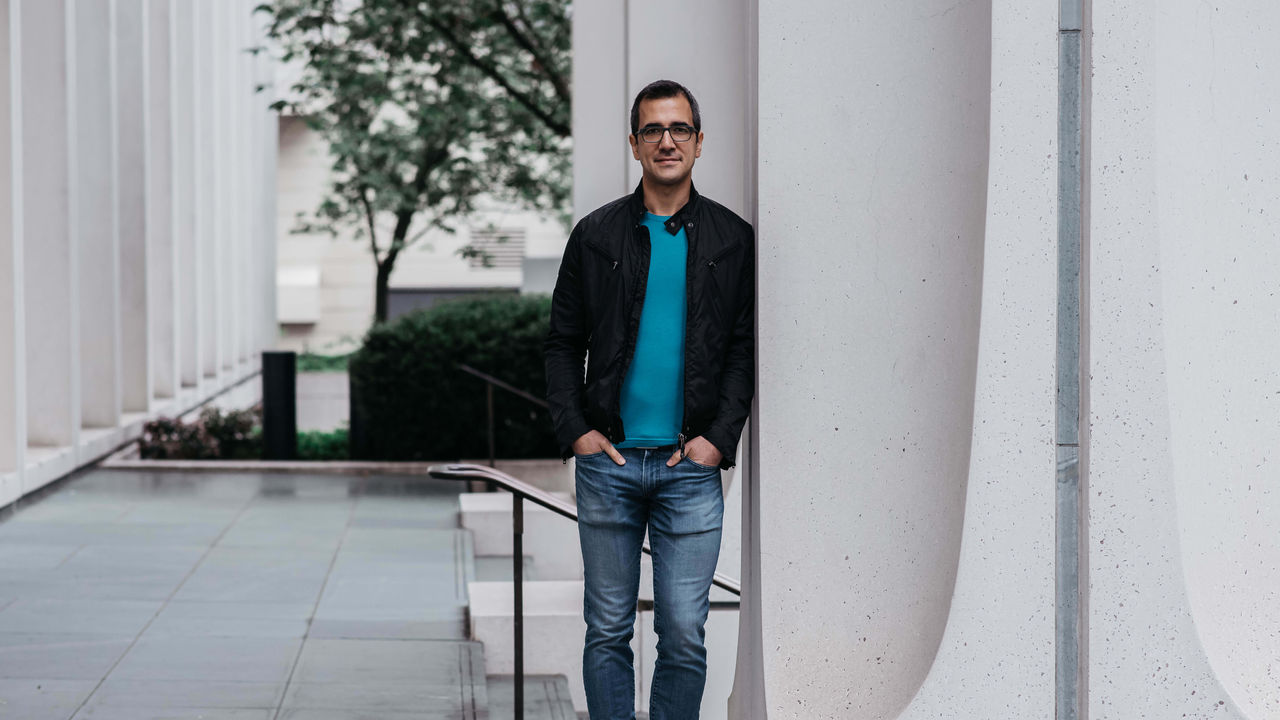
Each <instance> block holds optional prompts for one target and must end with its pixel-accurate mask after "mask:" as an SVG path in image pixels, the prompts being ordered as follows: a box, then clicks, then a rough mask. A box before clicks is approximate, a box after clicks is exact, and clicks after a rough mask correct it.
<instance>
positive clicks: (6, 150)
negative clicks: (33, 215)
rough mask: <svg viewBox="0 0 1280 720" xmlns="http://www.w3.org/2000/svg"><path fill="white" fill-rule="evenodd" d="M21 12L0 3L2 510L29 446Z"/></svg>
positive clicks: (4, 0)
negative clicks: (0, 42) (1, 46)
mask: <svg viewBox="0 0 1280 720" xmlns="http://www.w3.org/2000/svg"><path fill="white" fill-rule="evenodd" d="M20 8H21V3H20V2H18V0H0V37H3V38H4V49H3V51H0V506H3V505H6V504H8V503H10V502H13V500H14V499H16V498H17V497H18V496H19V495H20V494H21V492H22V478H21V474H20V473H21V471H22V468H23V465H24V463H25V460H26V445H27V426H26V422H27V418H26V362H25V361H26V347H25V342H26V332H25V328H24V325H25V320H26V317H25V308H24V299H25V297H24V293H25V289H24V287H23V277H22V268H23V257H22V249H23V248H22V244H23V240H22V238H23V227H22V209H23V208H22V202H23V197H22V196H23V193H22V177H23V171H22V72H21V56H22V22H21V20H20V18H19V10H20Z"/></svg>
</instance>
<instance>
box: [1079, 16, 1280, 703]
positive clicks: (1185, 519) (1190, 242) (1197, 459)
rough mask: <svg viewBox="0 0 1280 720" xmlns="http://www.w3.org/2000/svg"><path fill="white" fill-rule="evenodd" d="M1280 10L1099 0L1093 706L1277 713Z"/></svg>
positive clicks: (1092, 341) (1093, 248)
mask: <svg viewBox="0 0 1280 720" xmlns="http://www.w3.org/2000/svg"><path fill="white" fill-rule="evenodd" d="M1278 24H1280V6H1277V5H1276V4H1275V3H1272V2H1266V1H1265V0H1242V1H1241V2H1235V3H1222V4H1216V5H1215V4H1204V3H1196V2H1190V1H1187V0H1177V1H1175V2H1169V3H1162V4H1161V5H1160V9H1159V12H1152V9H1151V6H1150V5H1148V4H1146V3H1140V2H1133V1H1132V0H1125V1H1122V2H1114V3H1095V4H1094V15H1093V42H1094V46H1093V53H1092V57H1093V94H1092V118H1091V119H1092V127H1091V144H1092V148H1091V151H1090V153H1089V165H1090V167H1091V171H1090V172H1091V174H1090V176H1089V183H1090V184H1089V192H1090V195H1091V198H1092V200H1091V203H1090V206H1089V207H1090V214H1089V220H1090V222H1089V225H1088V228H1087V230H1088V233H1089V237H1088V247H1089V249H1090V256H1089V263H1090V280H1091V281H1090V284H1089V286H1088V293H1089V299H1090V302H1089V307H1090V313H1091V317H1090V325H1089V326H1088V328H1087V338H1088V344H1089V353H1090V356H1091V363H1090V365H1089V370H1090V377H1091V378H1092V388H1091V394H1090V397H1091V404H1092V408H1091V412H1090V415H1089V418H1090V422H1091V436H1090V438H1089V445H1088V451H1089V455H1088V468H1089V477H1088V483H1089V488H1088V489H1089V492H1088V498H1089V505H1088V512H1089V516H1088V518H1089V573H1090V588H1091V591H1092V593H1091V596H1090V599H1089V606H1088V609H1089V614H1088V637H1089V647H1088V677H1089V708H1088V709H1089V717H1090V718H1091V719H1092V720H1116V719H1118V718H1133V717H1138V716H1140V715H1145V716H1147V717H1196V718H1203V717H1214V718H1270V717H1276V715H1277V712H1280V682H1277V676H1278V675H1280V662H1278V661H1277V657H1280V636H1278V635H1277V633H1276V628H1277V627H1278V626H1280V595H1278V590H1277V589H1278V588H1280V563H1277V549H1276V548H1277V544H1276V537H1277V534H1276V533H1277V530H1276V529H1277V527H1280V493H1278V492H1277V491H1276V483H1275V479H1276V472H1275V463H1276V457H1275V456H1276V437H1277V435H1278V432H1280V375H1277V370H1276V361H1275V358H1276V352H1277V349H1280V341H1278V340H1277V338H1280V284H1278V283H1277V281H1276V268H1277V267H1278V266H1280V244H1277V241H1276V238H1277V237H1280V213H1277V202H1276V200H1277V198H1278V197H1280V175H1278V174H1277V172H1276V168H1277V167H1280V144H1277V142H1276V133H1275V128H1276V127H1277V123H1278V122H1280V116H1278V115H1277V108H1280V75H1278V74H1277V72H1276V68H1277V66H1278V64H1280V47H1277V45H1276V43H1275V38H1274V28H1275V27H1276V26H1277V25H1278Z"/></svg>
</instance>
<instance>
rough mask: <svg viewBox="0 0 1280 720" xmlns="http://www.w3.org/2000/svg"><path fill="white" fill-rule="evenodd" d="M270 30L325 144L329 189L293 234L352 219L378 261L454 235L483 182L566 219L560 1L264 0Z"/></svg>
mask: <svg viewBox="0 0 1280 720" xmlns="http://www.w3.org/2000/svg"><path fill="white" fill-rule="evenodd" d="M257 9H258V11H261V12H263V13H266V14H267V15H268V16H269V28H268V32H269V35H270V36H271V37H272V38H273V39H275V40H276V41H277V42H278V43H279V45H280V47H281V48H282V50H283V56H282V60H285V61H297V62H300V63H301V65H302V74H301V78H300V80H299V82H298V83H297V84H296V85H295V86H294V87H293V88H291V91H292V93H293V94H292V96H291V98H290V99H289V100H281V101H279V102H277V103H275V107H276V108H277V109H282V110H283V109H290V110H291V111H292V112H294V113H295V114H298V115H300V116H302V117H304V118H305V119H306V121H307V123H308V124H309V125H310V126H311V127H313V128H315V129H316V130H317V131H319V132H320V133H321V134H322V135H323V136H324V138H325V139H326V140H327V141H328V143H329V150H330V154H331V155H332V157H333V159H334V164H333V176H334V178H335V179H334V182H333V186H332V188H331V191H330V193H329V194H328V195H327V196H326V197H325V198H324V200H323V201H322V202H321V203H320V205H319V207H317V208H316V211H315V213H314V214H313V216H312V217H311V218H310V219H303V220H301V221H300V223H299V224H298V226H297V227H296V228H295V229H294V231H295V232H306V233H313V232H314V233H327V234H330V235H332V236H334V237H337V236H338V235H339V234H340V231H342V230H345V229H353V230H354V235H355V237H357V238H360V239H363V240H364V241H366V242H368V243H369V247H370V251H371V252H372V254H373V256H374V261H375V263H376V265H377V271H378V272H377V277H378V282H377V304H376V310H375V314H376V320H377V321H379V322H381V321H384V320H385V319H386V317H387V315H386V287H387V278H388V277H389V276H390V273H391V269H392V268H393V267H394V265H395V261H396V258H397V256H398V254H399V253H400V252H401V251H402V250H403V249H404V248H406V247H408V246H410V245H412V244H413V243H414V242H416V241H417V240H418V239H420V238H421V237H422V236H423V235H424V234H425V233H426V232H427V231H428V230H431V229H433V228H436V229H440V230H444V231H449V232H452V231H454V230H455V229H456V227H457V223H458V221H459V220H461V219H462V218H464V217H465V216H467V215H468V214H469V213H471V212H472V211H473V209H474V204H475V201H476V199H477V197H478V196H479V195H480V194H482V193H492V194H494V195H496V196H499V197H505V198H507V199H512V200H518V201H520V202H523V203H524V204H526V205H528V206H531V207H535V208H540V209H543V210H548V211H554V212H558V213H560V214H561V217H562V218H565V217H567V216H566V214H565V209H566V208H567V207H568V195H569V187H570V185H569V178H570V153H569V149H568V146H569V138H570V122H569V117H570V112H569V111H570V107H569V102H570V94H569V93H570V91H569V77H570V61H569V51H570V15H569V4H568V0H432V1H431V2H425V1H422V2H415V1H412V0H364V1H363V2H359V3H350V4H348V3H336V2H334V0H274V2H270V3H265V4H263V5H260V6H259V7H258V8H257Z"/></svg>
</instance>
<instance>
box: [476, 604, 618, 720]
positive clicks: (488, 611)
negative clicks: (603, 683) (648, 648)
mask: <svg viewBox="0 0 1280 720" xmlns="http://www.w3.org/2000/svg"><path fill="white" fill-rule="evenodd" d="M513 589H514V585H513V584H512V583H511V582H473V583H471V586H470V587H469V588H468V592H469V594H470V597H471V610H470V622H471V638H472V639H473V640H476V641H478V642H482V643H484V666H485V673H486V674H489V675H510V674H511V673H513V672H515V649H514V646H513V645H514V643H513V639H512V634H513V632H514V628H515V623H514V621H513V616H514V600H513V598H512V590H513ZM586 631H587V628H586V624H585V623H584V622H583V620H582V582H581V581H556V580H551V581H545V580H544V581H535V582H526V583H524V663H525V672H527V673H531V674H545V675H554V674H560V673H563V674H564V675H565V676H567V677H568V678H569V695H570V697H572V698H573V704H574V707H575V708H577V710H578V711H580V712H581V711H585V710H586V709H587V696H586V692H585V690H584V689H583V687H582V643H583V638H584V636H585V635H586ZM632 645H633V650H634V649H636V646H635V643H634V642H633V644H632Z"/></svg>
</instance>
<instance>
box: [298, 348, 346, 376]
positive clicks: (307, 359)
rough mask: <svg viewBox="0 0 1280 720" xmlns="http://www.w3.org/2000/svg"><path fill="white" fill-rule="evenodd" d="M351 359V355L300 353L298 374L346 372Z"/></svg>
mask: <svg viewBox="0 0 1280 720" xmlns="http://www.w3.org/2000/svg"><path fill="white" fill-rule="evenodd" d="M350 359H351V354H350V353H348V354H346V355H319V354H316V353H311V352H304V353H299V355H298V360H297V365H296V368H297V371H298V372H300V373H301V372H346V370H347V362H348V361H349V360H350Z"/></svg>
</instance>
